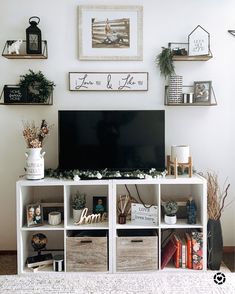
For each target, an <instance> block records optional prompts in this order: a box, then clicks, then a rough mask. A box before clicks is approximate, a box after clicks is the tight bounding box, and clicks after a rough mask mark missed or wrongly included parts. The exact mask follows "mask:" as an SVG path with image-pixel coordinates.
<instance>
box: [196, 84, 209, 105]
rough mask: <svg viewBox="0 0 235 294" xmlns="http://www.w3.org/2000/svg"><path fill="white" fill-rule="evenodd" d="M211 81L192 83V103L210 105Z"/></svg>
mask: <svg viewBox="0 0 235 294" xmlns="http://www.w3.org/2000/svg"><path fill="white" fill-rule="evenodd" d="M211 84H212V82H211V81H196V82H194V103H202V104H210V103H211V91H212V90H211V89H212V86H211Z"/></svg>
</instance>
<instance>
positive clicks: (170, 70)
mask: <svg viewBox="0 0 235 294" xmlns="http://www.w3.org/2000/svg"><path fill="white" fill-rule="evenodd" d="M155 62H156V64H157V65H158V66H159V68H160V73H161V75H163V76H164V77H165V79H166V78H167V77H169V76H171V75H173V74H175V66H174V62H173V53H172V51H171V49H170V48H166V47H162V52H161V53H159V54H158V55H157V57H156V60H155Z"/></svg>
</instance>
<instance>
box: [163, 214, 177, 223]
mask: <svg viewBox="0 0 235 294" xmlns="http://www.w3.org/2000/svg"><path fill="white" fill-rule="evenodd" d="M164 220H165V223H166V224H168V225H174V224H176V215H174V216H169V215H166V214H165V217H164Z"/></svg>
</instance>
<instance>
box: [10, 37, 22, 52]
mask: <svg viewBox="0 0 235 294" xmlns="http://www.w3.org/2000/svg"><path fill="white" fill-rule="evenodd" d="M9 43H10V42H9ZM22 43H23V41H22V40H17V41H14V42H13V43H12V44H11V45H10V44H9V46H8V48H7V50H8V54H20V46H21V45H22Z"/></svg>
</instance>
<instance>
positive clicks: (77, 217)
mask: <svg viewBox="0 0 235 294" xmlns="http://www.w3.org/2000/svg"><path fill="white" fill-rule="evenodd" d="M82 211H83V209H73V221H74V222H75V223H77V222H79V221H80V218H81V215H82Z"/></svg>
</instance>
